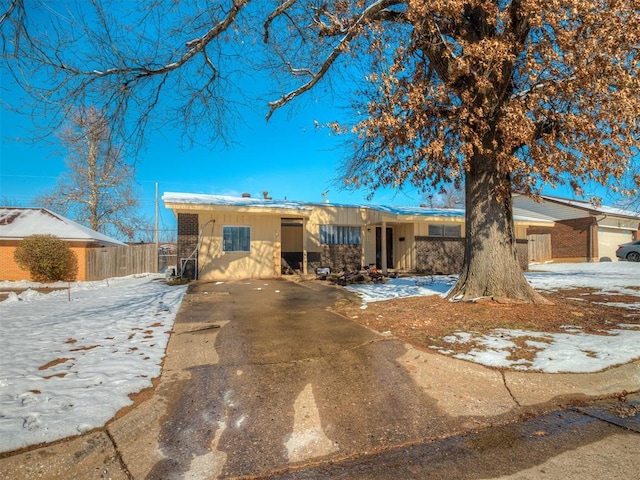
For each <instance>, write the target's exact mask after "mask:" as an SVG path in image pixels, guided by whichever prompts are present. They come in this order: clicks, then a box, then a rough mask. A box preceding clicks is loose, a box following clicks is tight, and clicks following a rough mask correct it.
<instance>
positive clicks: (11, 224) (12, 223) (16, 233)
mask: <svg viewBox="0 0 640 480" xmlns="http://www.w3.org/2000/svg"><path fill="white" fill-rule="evenodd" d="M35 234H50V235H55V236H56V237H58V238H60V239H62V240H64V241H65V242H67V243H68V244H69V247H70V248H71V250H72V251H73V252H74V253H75V254H76V257H77V258H78V276H77V280H86V266H87V264H86V259H87V252H88V251H89V250H90V249H94V248H99V247H103V246H108V247H112V246H126V244H125V243H123V242H121V241H119V240H116V239H114V238H111V237H108V236H106V235H103V234H102V233H99V232H95V231H93V230H91V229H90V228H87V227H84V226H82V225H80V224H78V223H76V222H74V221H72V220H69V219H68V218H65V217H63V216H62V215H58V214H56V213H53V212H52V211H50V210H47V209H46V208H5V207H0V280H31V277H30V275H29V272H28V271H26V270H23V269H22V268H20V267H19V266H18V265H17V264H16V263H15V261H14V259H13V252H14V251H15V249H16V247H17V246H18V244H19V242H20V241H21V240H22V239H24V238H26V237H28V236H31V235H35Z"/></svg>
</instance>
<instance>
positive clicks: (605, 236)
mask: <svg viewBox="0 0 640 480" xmlns="http://www.w3.org/2000/svg"><path fill="white" fill-rule="evenodd" d="M632 240H633V237H632V236H631V232H630V231H629V230H619V229H617V228H604V227H600V228H598V255H599V256H600V260H604V259H606V258H608V259H611V260H612V261H614V262H615V261H616V260H617V258H616V250H617V249H618V245H620V244H622V243H628V242H631V241H632Z"/></svg>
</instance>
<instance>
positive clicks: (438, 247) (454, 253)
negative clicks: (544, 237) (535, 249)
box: [415, 237, 529, 275]
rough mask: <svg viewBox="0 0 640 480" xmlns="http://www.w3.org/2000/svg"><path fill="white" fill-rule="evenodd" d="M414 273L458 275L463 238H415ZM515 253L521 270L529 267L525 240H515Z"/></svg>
mask: <svg viewBox="0 0 640 480" xmlns="http://www.w3.org/2000/svg"><path fill="white" fill-rule="evenodd" d="M415 242H416V272H418V273H429V274H432V275H451V274H457V273H460V271H461V270H462V264H463V262H464V238H441V237H415ZM516 253H517V256H518V262H519V263H520V268H522V270H523V271H524V270H527V268H528V265H529V250H528V242H527V240H516Z"/></svg>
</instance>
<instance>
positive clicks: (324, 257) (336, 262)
mask: <svg viewBox="0 0 640 480" xmlns="http://www.w3.org/2000/svg"><path fill="white" fill-rule="evenodd" d="M320 264H321V265H320V266H323V267H331V271H333V272H341V271H343V270H344V269H345V268H347V269H348V270H359V269H360V268H362V245H322V250H321V252H320Z"/></svg>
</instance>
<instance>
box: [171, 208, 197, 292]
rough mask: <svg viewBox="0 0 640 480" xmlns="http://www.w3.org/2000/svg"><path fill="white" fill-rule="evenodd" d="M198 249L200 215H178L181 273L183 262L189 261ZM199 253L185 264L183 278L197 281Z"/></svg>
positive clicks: (179, 268)
mask: <svg viewBox="0 0 640 480" xmlns="http://www.w3.org/2000/svg"><path fill="white" fill-rule="evenodd" d="M197 247H198V214H197V213H178V255H177V265H176V267H177V269H178V272H177V273H178V274H180V272H181V268H182V260H183V259H187V258H188V257H189V256H190V255H191V254H193V252H194V250H195V249H196V248H197ZM197 265H198V252H196V253H195V255H194V256H193V257H192V259H190V261H188V262H187V263H186V264H185V268H184V272H183V277H185V278H190V279H192V280H195V279H196V276H197Z"/></svg>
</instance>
